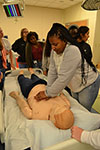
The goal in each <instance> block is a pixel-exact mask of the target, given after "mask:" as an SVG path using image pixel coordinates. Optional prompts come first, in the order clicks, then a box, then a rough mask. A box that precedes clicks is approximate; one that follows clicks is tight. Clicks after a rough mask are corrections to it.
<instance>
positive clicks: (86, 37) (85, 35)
mask: <svg viewBox="0 0 100 150" xmlns="http://www.w3.org/2000/svg"><path fill="white" fill-rule="evenodd" d="M81 38H82V41H84V42H86V41H87V40H88V38H89V31H88V32H86V33H85V34H84V35H82V34H81Z"/></svg>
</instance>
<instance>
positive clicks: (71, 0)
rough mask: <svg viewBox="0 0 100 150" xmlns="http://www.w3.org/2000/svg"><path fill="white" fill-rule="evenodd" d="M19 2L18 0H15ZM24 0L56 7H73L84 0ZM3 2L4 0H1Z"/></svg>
mask: <svg viewBox="0 0 100 150" xmlns="http://www.w3.org/2000/svg"><path fill="white" fill-rule="evenodd" d="M15 1H16V2H18V0H15ZM19 1H22V2H23V1H24V2H25V5H32V6H39V7H48V8H56V9H65V8H68V7H71V6H73V5H75V4H78V3H80V2H82V1H83V0H19ZM0 2H1V3H3V2H4V0H0Z"/></svg>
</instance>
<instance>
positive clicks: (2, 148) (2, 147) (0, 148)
mask: <svg viewBox="0 0 100 150" xmlns="http://www.w3.org/2000/svg"><path fill="white" fill-rule="evenodd" d="M4 149H5V148H4V144H1V142H0V150H4Z"/></svg>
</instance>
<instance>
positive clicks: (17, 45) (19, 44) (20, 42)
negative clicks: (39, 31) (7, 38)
mask: <svg viewBox="0 0 100 150" xmlns="http://www.w3.org/2000/svg"><path fill="white" fill-rule="evenodd" d="M27 34H28V29H27V28H23V29H22V30H21V38H19V39H17V40H16V41H15V42H14V43H13V44H12V50H13V51H14V52H17V54H19V56H18V59H17V61H18V63H19V68H27V64H26V60H25V47H26V41H27Z"/></svg>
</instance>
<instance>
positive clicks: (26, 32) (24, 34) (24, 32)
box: [23, 29, 28, 37]
mask: <svg viewBox="0 0 100 150" xmlns="http://www.w3.org/2000/svg"><path fill="white" fill-rule="evenodd" d="M27 34H28V30H27V29H24V31H23V37H27Z"/></svg>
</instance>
